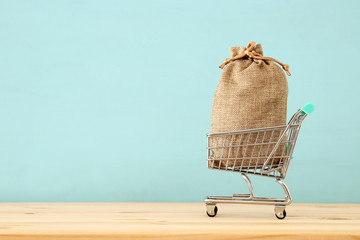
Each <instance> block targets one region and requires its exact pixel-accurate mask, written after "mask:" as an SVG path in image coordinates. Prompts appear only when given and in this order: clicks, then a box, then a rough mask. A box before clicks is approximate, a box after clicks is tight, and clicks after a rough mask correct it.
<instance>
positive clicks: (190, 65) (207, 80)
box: [0, 0, 360, 202]
mask: <svg viewBox="0 0 360 240" xmlns="http://www.w3.org/2000/svg"><path fill="white" fill-rule="evenodd" d="M359 7H360V5H359V4H358V1H355V0H354V1H285V0H284V1H218V0H217V1H166V0H163V1H110V0H101V1H100V0H97V1H95V0H94V1H90V0H89V1H80V0H76V1H70V0H68V1H60V0H57V1H45V0H43V1H35V0H32V1H14V0H8V1H4V0H3V1H0V33H1V37H0V46H1V52H0V110H1V117H0V201H202V200H203V198H204V197H205V196H207V195H210V194H212V195H213V194H232V193H234V192H238V193H240V192H246V191H247V189H246V185H245V183H243V182H242V178H241V176H240V175H239V174H235V173H224V172H218V171H211V170H208V169H207V167H206V137H205V135H206V133H207V132H208V131H209V128H210V113H211V104H212V98H213V94H214V91H215V88H216V85H217V82H218V80H219V77H220V74H221V70H220V69H219V68H218V66H219V64H221V63H222V61H223V60H224V59H225V58H227V57H229V52H228V49H229V47H231V46H239V45H246V44H247V43H248V42H249V41H256V42H260V43H262V45H263V49H264V55H265V56H270V57H274V58H276V59H278V60H280V61H282V62H284V63H287V64H289V65H290V70H291V73H292V76H291V77H289V78H288V81H289V101H288V116H289V117H290V116H291V115H292V114H293V112H294V111H296V110H297V108H298V107H300V106H302V105H303V104H305V103H307V102H313V103H314V104H315V106H316V110H315V112H314V113H313V114H312V115H311V116H310V117H308V118H307V119H306V120H305V122H304V125H303V128H302V131H301V134H300V136H299V139H298V145H297V147H296V148H295V153H294V157H295V158H294V160H293V161H292V163H291V165H290V169H289V172H288V175H287V178H286V182H287V183H288V185H289V188H290V190H291V192H292V194H293V197H294V201H295V202H359V200H360V192H359V188H360V184H359V182H360V181H359V169H360V159H359V147H360V141H359V130H360V127H359V120H360V114H359V110H358V106H359V87H360V78H359V75H360V67H359V54H360V45H359V42H360V32H359V23H360V17H359V14H358V11H359ZM253 182H254V185H255V186H254V187H255V193H256V194H258V195H274V196H276V195H278V196H282V190H281V188H280V186H277V185H276V183H275V182H273V180H272V179H268V178H259V177H255V178H253Z"/></svg>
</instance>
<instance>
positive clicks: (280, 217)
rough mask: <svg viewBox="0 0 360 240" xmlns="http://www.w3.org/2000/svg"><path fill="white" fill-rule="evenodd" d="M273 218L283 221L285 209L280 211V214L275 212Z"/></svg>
mask: <svg viewBox="0 0 360 240" xmlns="http://www.w3.org/2000/svg"><path fill="white" fill-rule="evenodd" d="M275 216H276V217H277V218H278V219H280V220H281V219H284V218H286V211H285V209H284V210H283V211H282V212H275Z"/></svg>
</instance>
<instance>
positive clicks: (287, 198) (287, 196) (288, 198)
mask: <svg viewBox="0 0 360 240" xmlns="http://www.w3.org/2000/svg"><path fill="white" fill-rule="evenodd" d="M276 181H277V182H278V183H279V184H280V185H281V186H282V188H283V190H284V193H285V199H284V202H286V205H289V204H291V203H292V197H291V194H290V191H289V188H288V186H286V184H285V183H284V182H283V181H282V180H281V179H280V178H278V179H276Z"/></svg>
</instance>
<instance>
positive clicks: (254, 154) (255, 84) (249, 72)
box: [209, 42, 290, 168]
mask: <svg viewBox="0 0 360 240" xmlns="http://www.w3.org/2000/svg"><path fill="white" fill-rule="evenodd" d="M230 55H231V59H226V60H225V61H224V63H223V64H222V66H220V67H221V68H223V67H224V66H225V65H226V64H227V66H226V67H225V68H224V70H223V72H222V74H221V77H220V81H219V83H218V85H217V88H216V91H215V96H214V100H213V105H212V115H211V133H217V132H228V131H238V130H245V129H254V128H263V127H271V126H279V125H285V124H286V110H287V96H288V84H287V80H286V76H285V74H284V71H283V70H282V69H281V68H280V67H279V66H278V65H277V64H275V63H274V62H273V61H275V62H277V63H279V64H280V65H281V66H282V67H283V68H284V70H285V71H286V72H287V73H288V75H290V73H289V71H288V68H289V67H288V65H284V64H282V63H280V62H278V61H277V60H275V59H272V58H268V57H263V56H262V55H263V51H262V48H261V45H260V44H257V45H255V43H254V42H251V43H249V45H248V46H247V48H245V47H232V48H230ZM279 136H280V132H275V133H274V135H273V136H272V140H271V142H273V141H277V140H278V139H279ZM256 137H257V138H258V140H257V142H258V141H259V139H261V140H263V139H264V142H266V141H267V142H268V141H269V140H270V136H263V135H260V136H256V135H254V134H253V135H252V136H251V137H250V139H249V134H246V135H244V136H243V139H242V143H241V144H242V145H243V144H252V143H255V141H256V139H255V138H256ZM230 141H232V142H230ZM230 143H231V145H232V146H236V145H239V143H240V139H239V137H238V138H233V139H230V138H229V137H228V138H227V139H225V137H220V138H219V139H217V140H216V139H215V138H214V139H210V142H209V144H210V147H215V146H216V145H218V146H221V144H223V145H224V146H229V145H230ZM274 146H275V144H273V145H270V148H273V147H274ZM283 150H284V148H283V147H282V148H279V149H278V150H277V152H276V155H277V156H281V155H282V153H283ZM271 151H272V149H266V148H262V149H261V151H260V146H249V147H248V148H247V149H246V148H245V147H240V149H238V148H237V147H233V148H230V149H229V148H227V149H226V151H217V152H213V158H214V159H228V158H237V159H239V160H237V161H235V160H234V159H232V160H227V161H219V160H215V161H210V162H209V164H210V165H211V167H221V168H222V167H225V166H227V167H230V166H231V167H233V166H235V167H237V166H254V165H256V166H258V167H259V168H261V167H262V166H261V164H262V163H263V162H264V160H265V158H259V157H264V156H265V155H266V154H267V153H270V152H271ZM244 157H251V159H244ZM278 160H279V159H278ZM251 161H253V162H251ZM256 162H257V163H256ZM234 163H235V165H234ZM255 163H256V164H255Z"/></svg>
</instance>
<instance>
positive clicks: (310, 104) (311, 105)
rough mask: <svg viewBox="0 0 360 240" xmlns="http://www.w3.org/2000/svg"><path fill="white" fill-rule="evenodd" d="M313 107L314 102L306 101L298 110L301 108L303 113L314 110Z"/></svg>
mask: <svg viewBox="0 0 360 240" xmlns="http://www.w3.org/2000/svg"><path fill="white" fill-rule="evenodd" d="M314 109H315V106H314V104H312V103H308V104H305V105H304V106H303V107H302V108H300V109H299V110H302V111H303V112H304V113H305V114H308V115H309V114H310V113H312V112H313V111H314Z"/></svg>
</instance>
